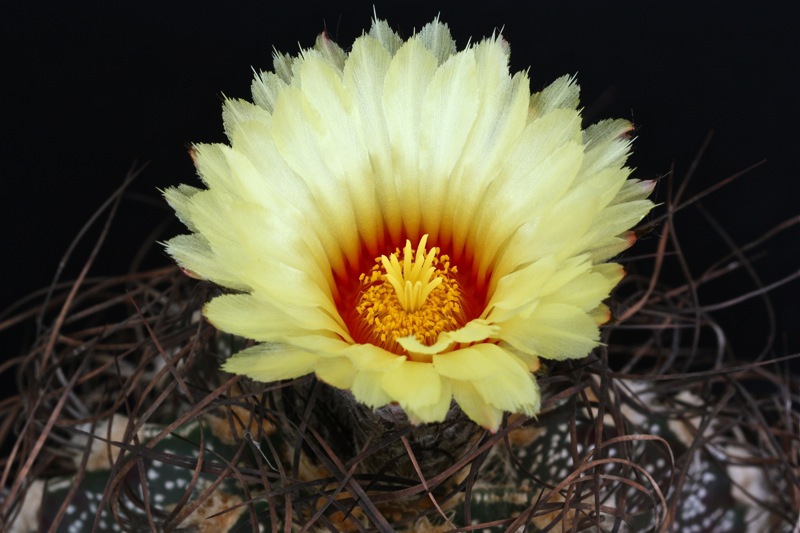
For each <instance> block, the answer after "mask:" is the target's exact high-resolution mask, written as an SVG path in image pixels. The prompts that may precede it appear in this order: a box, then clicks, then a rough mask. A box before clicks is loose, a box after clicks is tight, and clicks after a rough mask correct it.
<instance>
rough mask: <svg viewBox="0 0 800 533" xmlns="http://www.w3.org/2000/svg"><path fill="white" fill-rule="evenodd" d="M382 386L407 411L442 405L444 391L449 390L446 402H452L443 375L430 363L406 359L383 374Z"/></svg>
mask: <svg viewBox="0 0 800 533" xmlns="http://www.w3.org/2000/svg"><path fill="white" fill-rule="evenodd" d="M381 386H382V387H383V390H384V391H386V393H387V394H388V395H389V396H390V397H391V398H392V400H393V401H395V402H397V403H399V404H400V407H402V408H403V410H405V411H406V412H414V411H417V410H418V409H422V408H427V407H430V406H432V405H441V404H442V403H443V401H442V395H443V392H447V400H446V403H447V404H448V405H449V404H450V394H449V392H450V391H449V390H447V391H444V390H443V387H442V377H441V376H440V375H439V373H438V372H437V371H436V370H435V369H434V368H433V365H431V364H430V363H417V362H415V361H404V362H403V364H401V365H400V366H398V367H397V368H395V369H393V370H392V371H391V372H385V373H384V374H383V377H382V378H381ZM426 421H428V420H426Z"/></svg>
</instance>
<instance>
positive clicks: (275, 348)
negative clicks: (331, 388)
mask: <svg viewBox="0 0 800 533" xmlns="http://www.w3.org/2000/svg"><path fill="white" fill-rule="evenodd" d="M318 360H319V355H317V354H315V353H311V352H307V351H305V350H298V349H295V348H292V347H290V346H287V345H283V344H272V343H264V344H256V345H255V346H252V347H250V348H247V349H246V350H242V351H241V352H239V353H237V354H234V355H233V356H231V358H230V359H228V360H227V361H225V362H224V363H223V364H222V369H223V370H224V371H226V372H230V373H232V374H243V375H245V376H247V377H250V378H252V379H255V380H258V381H264V382H267V383H269V382H272V381H279V380H282V379H292V378H298V377H300V376H304V375H306V374H309V373H311V372H313V371H314V367H315V366H316V363H317V361H318Z"/></svg>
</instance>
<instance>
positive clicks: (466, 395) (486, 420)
mask: <svg viewBox="0 0 800 533" xmlns="http://www.w3.org/2000/svg"><path fill="white" fill-rule="evenodd" d="M452 387H453V398H455V400H456V403H458V406H459V407H460V408H461V410H462V411H464V414H466V415H467V416H468V417H469V418H470V419H471V420H473V421H474V422H475V423H477V424H479V425H481V426H483V427H484V428H486V429H488V430H489V431H491V432H492V433H494V432H496V431H497V430H498V428H499V427H500V424H501V423H502V422H503V410H502V409H498V408H497V407H494V406H492V405H489V404H488V403H486V401H485V400H484V399H483V397H482V396H481V395H480V394H479V393H478V391H477V390H476V389H475V386H474V385H473V384H472V383H471V382H469V381H453V382H452Z"/></svg>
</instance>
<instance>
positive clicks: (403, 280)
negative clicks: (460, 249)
mask: <svg viewBox="0 0 800 533" xmlns="http://www.w3.org/2000/svg"><path fill="white" fill-rule="evenodd" d="M427 241H428V236H427V235H424V236H423V237H422V239H420V242H419V245H418V246H417V249H416V250H414V249H413V248H412V247H411V241H408V240H407V241H406V246H405V248H403V251H402V259H401V258H400V256H401V252H400V250H399V249H397V250H396V251H395V252H394V253H392V254H390V255H389V256H388V257H387V256H385V255H382V256H380V257H376V258H375V265H374V266H373V267H372V268H371V269H370V271H369V272H366V273H363V274H361V276H360V277H359V280H360V282H361V291H360V296H359V298H358V302H357V304H356V306H355V311H356V317H357V331H356V332H355V334H356V337H357V338H358V339H359V341H360V342H369V343H371V344H375V345H377V346H381V347H382V348H384V349H385V350H387V351H390V352H394V353H398V354H400V353H403V349H402V348H401V347H400V345H399V344H398V343H397V339H399V338H402V337H408V336H411V335H413V336H415V337H416V338H417V340H418V341H419V342H421V343H423V344H425V345H431V344H433V343H435V342H436V339H437V338H438V337H439V334H440V333H442V332H444V331H453V330H456V329H458V328H460V327H461V326H463V325H464V324H466V323H467V321H468V317H467V313H466V311H465V308H464V295H463V291H462V289H461V287H460V285H459V283H458V280H457V279H456V278H455V274H456V273H457V271H458V270H457V267H456V266H455V265H451V264H450V258H449V257H448V256H447V255H441V254H440V250H439V248H436V247H434V248H431V249H430V250H429V251H426V249H425V246H426V244H427Z"/></svg>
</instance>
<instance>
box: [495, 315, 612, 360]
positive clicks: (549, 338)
mask: <svg viewBox="0 0 800 533" xmlns="http://www.w3.org/2000/svg"><path fill="white" fill-rule="evenodd" d="M501 328H502V333H501V335H502V338H503V340H504V341H506V342H508V343H509V344H511V345H512V346H514V347H515V348H516V349H518V350H522V351H527V352H529V353H532V354H535V355H538V356H540V357H543V358H545V359H556V360H562V359H577V358H581V357H585V356H586V355H587V354H588V353H589V352H590V351H591V350H592V349H593V348H594V347H595V346H597V344H598V342H599V339H600V332H599V330H598V329H597V324H596V323H595V321H594V319H593V318H592V317H591V316H589V315H587V314H586V312H584V311H583V310H582V309H580V308H578V307H574V306H571V305H565V304H561V303H548V304H541V305H539V306H537V307H536V309H535V310H534V311H533V313H531V315H530V316H528V317H526V318H522V317H520V316H517V317H514V318H512V319H510V320H507V321H505V322H503V324H501Z"/></svg>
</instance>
